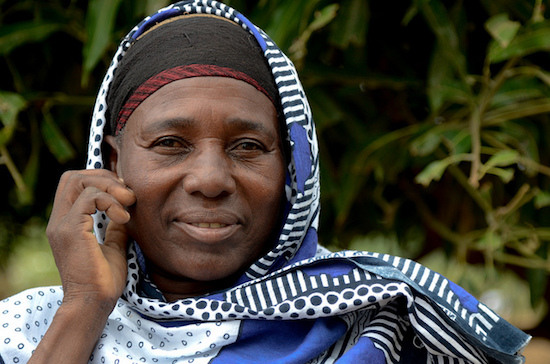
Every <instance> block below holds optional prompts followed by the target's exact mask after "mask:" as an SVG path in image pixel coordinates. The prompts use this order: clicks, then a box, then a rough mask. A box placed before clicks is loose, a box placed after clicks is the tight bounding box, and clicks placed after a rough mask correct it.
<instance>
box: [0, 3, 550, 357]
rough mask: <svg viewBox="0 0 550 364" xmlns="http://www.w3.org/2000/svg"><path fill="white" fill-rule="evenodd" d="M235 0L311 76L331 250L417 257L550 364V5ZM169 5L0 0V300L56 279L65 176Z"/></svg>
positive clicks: (80, 162) (325, 231) (325, 234)
mask: <svg viewBox="0 0 550 364" xmlns="http://www.w3.org/2000/svg"><path fill="white" fill-rule="evenodd" d="M226 3H227V4H228V5H231V6H233V7H235V8H236V9H237V10H239V11H240V12H242V13H243V14H245V15H246V16H247V17H248V18H249V19H250V20H252V21H253V22H254V23H256V24H257V25H258V26H260V27H261V28H262V29H264V30H265V31H266V32H267V33H268V34H269V35H270V36H271V37H272V38H273V39H274V40H275V41H276V43H277V44H278V45H279V46H280V47H281V48H282V49H283V50H284V51H285V53H286V54H287V55H289V56H290V58H291V59H292V60H293V62H294V63H295V65H296V66H297V68H298V70H299V73H300V75H301V79H302V82H303V84H304V88H305V90H306V93H307V95H308V97H309V101H310V103H311V107H312V109H313V115H314V119H315V121H316V123H317V128H318V129H317V132H318V136H319V140H320V147H321V153H322V156H321V174H322V175H321V176H322V213H321V223H320V238H321V242H322V243H323V244H324V245H325V246H327V247H329V248H330V249H333V250H337V249H345V248H350V249H360V250H369V251H379V252H385V253H390V254H394V255H399V256H403V257H407V258H412V259H415V260H417V261H420V262H421V263H423V264H425V265H427V266H428V267H430V268H432V269H434V270H437V271H438V272H440V273H442V274H444V275H446V276H447V277H448V278H450V279H452V280H454V281H455V282H457V283H459V284H460V285H462V286H463V287H465V288H466V289H467V290H469V291H470V292H471V293H472V294H474V295H475V296H476V297H477V298H478V299H480V300H482V301H483V302H485V303H486V304H487V305H488V306H490V307H491V308H493V309H494V310H495V311H497V312H498V313H499V314H500V315H502V316H504V317H505V318H506V319H508V320H509V321H511V322H512V323H513V324H514V325H516V326H518V327H520V328H522V329H523V330H525V331H527V332H528V333H530V334H532V335H533V336H535V340H534V342H533V344H532V345H531V346H530V347H529V350H530V351H528V353H527V358H528V360H527V362H528V363H550V354H549V353H548V350H550V341H548V339H549V338H550V316H549V314H548V303H549V302H550V289H549V287H550V285H549V281H548V278H549V274H550V167H549V165H550V144H549V143H548V142H547V140H546V138H548V137H550V117H549V112H550V66H549V65H550V53H549V51H550V20H548V19H549V18H550V9H549V7H548V5H549V4H548V2H547V1H544V2H543V1H542V0H468V1H466V0H463V1H461V0H407V1H374V0H373V1H369V0H341V1H336V0H302V1H295V0H278V1H274V0H259V1H246V0H240V1H239V0H236V1H226ZM167 4H168V1H165V0H90V1H76V0H13V1H10V0H0V186H2V190H1V192H0V299H1V298H4V297H7V296H9V295H11V294H13V293H15V292H19V291H21V290H23V289H25V288H28V287H33V286H37V285H50V284H59V277H58V274H57V271H56V269H55V264H54V262H53V260H52V257H51V253H50V250H49V247H48V242H47V239H46V237H45V226H46V224H47V221H48V216H49V213H50V209H51V205H52V201H53V196H54V192H55V188H56V185H57V182H58V179H59V177H60V175H61V174H62V173H63V171H65V170H67V169H80V168H83V167H84V163H85V159H86V158H85V152H86V147H87V132H88V124H89V121H90V116H91V109H92V106H93V102H94V98H95V95H94V94H95V93H96V91H97V90H98V88H99V85H100V82H101V80H102V78H103V74H104V72H105V70H106V68H107V66H108V65H109V63H110V58H111V56H112V54H113V53H114V51H115V49H116V46H117V44H118V42H119V40H120V39H121V38H122V37H123V36H124V35H125V34H126V33H127V32H128V31H129V30H130V29H131V27H133V26H134V25H135V24H136V23H137V22H139V21H140V20H141V19H142V18H143V17H144V16H145V15H148V14H150V13H152V12H154V11H156V10H157V9H159V8H161V7H163V6H166V5H167ZM539 346H540V347H541V348H542V349H541V350H538V349H537V348H538V347H539ZM544 350H546V351H547V352H546V353H545V352H544ZM537 355H540V356H537ZM545 355H546V356H545Z"/></svg>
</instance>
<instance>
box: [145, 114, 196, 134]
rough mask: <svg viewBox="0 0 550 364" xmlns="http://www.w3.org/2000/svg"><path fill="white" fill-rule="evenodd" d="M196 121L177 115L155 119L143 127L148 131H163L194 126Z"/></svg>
mask: <svg viewBox="0 0 550 364" xmlns="http://www.w3.org/2000/svg"><path fill="white" fill-rule="evenodd" d="M194 123H196V121H195V120H193V119H192V118H185V117H176V118H168V119H159V120H153V121H152V122H150V123H148V125H147V126H145V127H144V128H143V131H145V132H148V133H155V132H161V131H163V130H167V129H182V128H188V127H191V126H193V124H194Z"/></svg>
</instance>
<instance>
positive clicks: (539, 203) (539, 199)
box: [533, 191, 550, 209]
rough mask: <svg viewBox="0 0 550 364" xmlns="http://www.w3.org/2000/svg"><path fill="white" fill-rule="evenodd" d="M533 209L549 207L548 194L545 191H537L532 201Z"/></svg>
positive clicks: (549, 198) (549, 197) (549, 193)
mask: <svg viewBox="0 0 550 364" xmlns="http://www.w3.org/2000/svg"><path fill="white" fill-rule="evenodd" d="M533 202H534V204H535V208H537V209H541V208H543V207H546V206H550V192H547V191H539V192H538V193H537V194H536V195H535V199H534V201H533Z"/></svg>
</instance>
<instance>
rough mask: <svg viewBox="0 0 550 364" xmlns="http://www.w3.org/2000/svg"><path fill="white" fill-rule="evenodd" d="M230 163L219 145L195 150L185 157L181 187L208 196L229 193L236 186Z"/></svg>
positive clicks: (234, 189) (233, 190)
mask: <svg viewBox="0 0 550 364" xmlns="http://www.w3.org/2000/svg"><path fill="white" fill-rule="evenodd" d="M232 164H233V162H232V161H231V159H230V158H229V157H228V156H227V155H226V153H225V151H224V150H223V148H221V147H215V146H212V147H207V148H203V149H199V150H195V151H194V152H193V153H192V155H190V156H188V157H187V163H186V165H185V167H184V168H186V169H187V170H186V171H185V172H186V173H185V177H184V179H183V188H184V189H185V191H186V192H187V193H188V194H190V195H192V194H197V193H200V194H202V195H204V196H205V197H208V198H215V197H220V196H223V195H230V194H232V193H234V192H235V191H236V188H237V186H236V183H235V179H234V176H233V175H232V171H231V167H232Z"/></svg>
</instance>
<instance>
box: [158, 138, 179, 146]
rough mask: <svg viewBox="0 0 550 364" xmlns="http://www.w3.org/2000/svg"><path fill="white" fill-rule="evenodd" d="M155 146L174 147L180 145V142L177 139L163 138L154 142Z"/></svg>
mask: <svg viewBox="0 0 550 364" xmlns="http://www.w3.org/2000/svg"><path fill="white" fill-rule="evenodd" d="M156 146H159V147H165V148H174V147H179V146H182V143H181V142H180V141H179V140H177V139H173V138H164V139H161V140H159V141H158V142H157V143H156Z"/></svg>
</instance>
